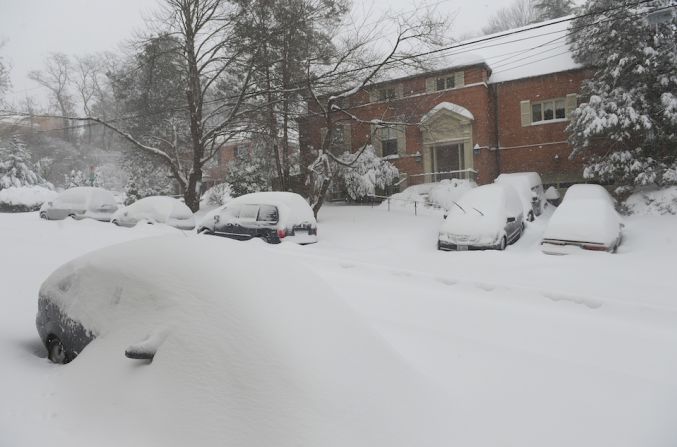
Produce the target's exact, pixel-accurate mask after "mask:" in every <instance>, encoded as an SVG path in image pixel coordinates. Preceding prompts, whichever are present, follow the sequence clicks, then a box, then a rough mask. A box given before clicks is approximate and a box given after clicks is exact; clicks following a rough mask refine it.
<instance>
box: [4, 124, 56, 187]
mask: <svg viewBox="0 0 677 447" xmlns="http://www.w3.org/2000/svg"><path fill="white" fill-rule="evenodd" d="M41 183H45V180H44V179H43V178H42V177H40V176H39V175H38V174H36V173H35V166H33V163H32V162H31V156H30V154H29V153H28V151H27V150H26V144H24V142H23V141H22V140H21V138H19V137H18V136H14V137H12V139H11V140H10V141H9V144H3V143H2V142H0V189H3V188H11V187H17V188H18V187H21V186H30V185H37V184H41Z"/></svg>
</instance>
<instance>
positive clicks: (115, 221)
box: [110, 219, 120, 227]
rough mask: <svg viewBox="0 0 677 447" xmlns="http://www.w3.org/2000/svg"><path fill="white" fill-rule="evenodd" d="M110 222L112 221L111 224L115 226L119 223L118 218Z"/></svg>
mask: <svg viewBox="0 0 677 447" xmlns="http://www.w3.org/2000/svg"><path fill="white" fill-rule="evenodd" d="M110 223H112V224H113V225H115V226H116V227H119V226H120V224H119V223H118V220H117V219H113V220H111V221H110Z"/></svg>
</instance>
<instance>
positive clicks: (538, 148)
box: [495, 70, 590, 183]
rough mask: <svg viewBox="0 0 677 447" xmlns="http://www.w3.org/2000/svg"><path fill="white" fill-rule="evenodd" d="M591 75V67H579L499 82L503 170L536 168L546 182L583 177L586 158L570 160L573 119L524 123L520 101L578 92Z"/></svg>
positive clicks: (501, 162)
mask: <svg viewBox="0 0 677 447" xmlns="http://www.w3.org/2000/svg"><path fill="white" fill-rule="evenodd" d="M589 76H590V72H589V71H587V70H575V71H567V72H562V73H555V74H551V75H545V76H538V77H533V78H528V79H520V80H516V81H510V82H505V83H502V84H498V85H496V86H495V88H496V91H497V93H496V99H497V101H498V109H499V113H498V129H499V141H500V146H501V153H500V170H501V172H519V171H536V172H538V173H540V174H541V176H542V177H543V181H544V182H546V183H549V182H550V181H560V180H562V181H563V180H566V179H574V178H576V177H580V175H581V174H582V163H583V159H582V158H577V159H576V160H574V161H571V160H569V155H570V154H571V147H570V146H569V145H568V144H567V143H566V140H567V134H566V132H565V129H566V127H567V126H568V124H569V122H568V121H567V122H553V123H548V122H545V123H542V124H532V125H530V126H526V127H522V124H521V114H520V101H526V100H528V101H532V102H533V101H543V100H547V99H554V98H563V97H565V96H566V95H567V94H570V93H578V92H579V91H580V87H581V83H582V82H583V80H584V79H585V78H586V77H589Z"/></svg>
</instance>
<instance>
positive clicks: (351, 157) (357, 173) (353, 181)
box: [338, 146, 400, 200]
mask: <svg viewBox="0 0 677 447" xmlns="http://www.w3.org/2000/svg"><path fill="white" fill-rule="evenodd" d="M356 157H357V159H356ZM340 159H341V161H342V162H343V163H346V164H348V165H350V166H340V167H339V171H338V175H339V178H340V180H341V183H342V185H343V186H344V187H345V190H346V192H347V193H348V195H349V196H350V197H351V198H352V199H353V200H357V199H361V198H363V197H366V196H369V195H374V194H376V190H377V189H385V188H386V187H387V186H390V185H392V184H393V183H394V182H395V180H396V179H397V178H398V177H399V175H400V172H399V170H398V169H397V168H396V167H395V166H394V165H393V164H392V163H390V162H388V161H385V160H383V159H382V158H380V157H379V156H377V155H376V153H375V152H374V148H373V147H371V146H369V147H367V148H366V149H365V150H364V151H363V152H362V153H361V154H359V153H354V154H353V153H349V152H345V153H343V155H341V157H340Z"/></svg>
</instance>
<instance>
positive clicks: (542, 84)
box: [300, 22, 590, 186]
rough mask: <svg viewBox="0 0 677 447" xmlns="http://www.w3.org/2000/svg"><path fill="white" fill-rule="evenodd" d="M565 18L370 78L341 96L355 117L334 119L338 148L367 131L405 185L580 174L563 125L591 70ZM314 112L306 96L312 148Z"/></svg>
mask: <svg viewBox="0 0 677 447" xmlns="http://www.w3.org/2000/svg"><path fill="white" fill-rule="evenodd" d="M567 26H568V22H564V23H552V24H548V22H544V23H543V24H536V25H533V26H531V27H525V28H523V29H521V30H520V31H519V32H518V33H517V34H505V33H504V34H502V35H501V34H499V35H496V36H488V37H489V39H488V38H487V37H483V38H481V41H480V42H475V43H473V42H472V41H469V42H464V43H462V44H460V45H459V48H461V49H462V50H463V51H459V52H457V53H456V54H454V55H452V56H447V57H446V58H445V60H444V61H442V62H441V63H439V65H440V66H441V68H439V69H435V70H431V71H425V72H418V73H413V74H408V75H407V74H405V75H403V76H391V77H390V79H387V80H384V81H381V82H379V83H375V84H372V85H370V86H368V87H367V88H365V89H363V90H361V91H359V92H357V93H356V94H354V95H353V96H351V97H349V98H346V99H345V101H344V103H343V104H342V107H344V108H346V110H349V111H350V113H351V114H352V115H354V116H355V117H357V118H358V121H355V120H347V119H346V120H344V121H338V123H339V125H338V126H337V127H336V129H335V131H334V134H335V135H334V142H333V146H334V147H337V146H338V148H339V150H341V149H345V150H350V151H355V150H357V149H358V148H360V147H361V146H362V145H363V144H365V143H367V142H368V141H369V140H370V139H371V142H372V144H373V146H374V149H375V150H376V152H377V154H378V155H380V156H382V157H385V158H387V159H389V160H390V161H391V162H393V163H394V164H395V165H396V166H397V167H398V168H399V169H400V172H401V173H404V174H405V176H403V177H406V178H405V179H404V181H403V185H402V186H407V185H412V184H418V183H424V182H431V181H438V180H440V179H442V178H450V177H462V178H466V177H472V178H475V179H476V180H477V182H478V183H480V184H483V183H489V182H492V181H493V179H494V178H495V177H496V176H497V175H498V174H499V173H503V172H518V171H536V172H538V173H540V174H541V177H542V179H543V182H544V184H560V185H561V184H567V183H570V182H575V181H579V180H581V176H582V161H583V160H582V159H576V160H573V161H572V160H569V154H570V153H571V147H570V146H569V145H568V143H567V141H566V140H567V136H566V133H565V128H566V127H567V125H568V122H569V116H570V113H571V111H572V110H574V109H575V108H576V105H577V93H578V92H579V90H580V85H581V82H582V81H583V80H584V79H585V78H586V77H587V76H589V75H590V72H589V70H587V69H585V68H584V67H581V66H579V65H577V64H576V63H575V62H573V60H572V59H571V57H570V54H569V51H568V47H567V45H566V36H567ZM487 39H488V40H487ZM314 111H315V110H314V108H313V104H309V112H310V113H309V114H308V116H306V117H304V118H303V119H302V120H301V121H300V145H301V150H302V151H305V152H306V153H309V152H312V150H313V149H314V148H318V147H321V143H322V139H323V138H324V135H325V133H326V129H323V128H322V126H323V125H324V124H323V120H322V117H321V116H317V115H314V114H313V112H314ZM372 120H382V121H388V122H397V123H404V124H398V125H389V126H382V125H379V124H374V123H373V122H372Z"/></svg>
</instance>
